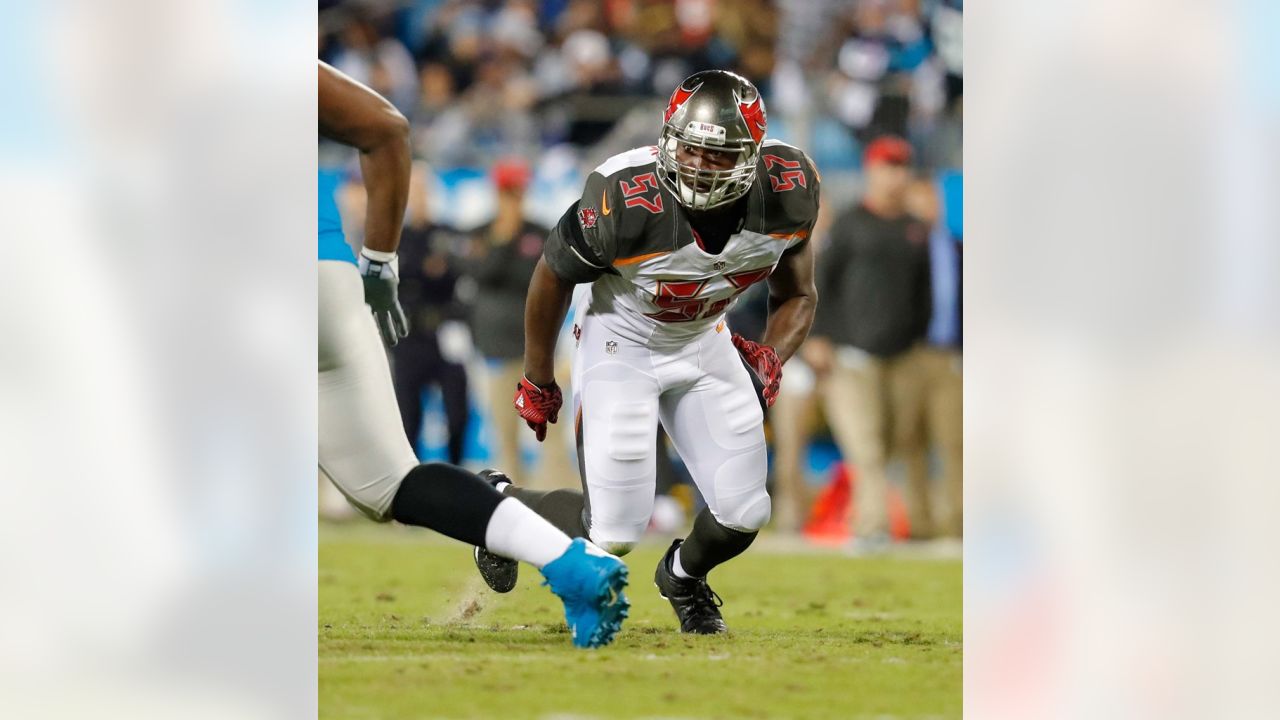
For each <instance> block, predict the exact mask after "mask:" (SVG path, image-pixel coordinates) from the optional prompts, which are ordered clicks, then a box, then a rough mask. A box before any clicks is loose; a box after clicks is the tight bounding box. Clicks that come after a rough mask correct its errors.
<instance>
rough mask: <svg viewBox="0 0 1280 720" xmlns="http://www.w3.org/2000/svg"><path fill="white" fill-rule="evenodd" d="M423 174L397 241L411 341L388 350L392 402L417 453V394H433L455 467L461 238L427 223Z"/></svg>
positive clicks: (462, 428) (462, 412) (459, 429)
mask: <svg viewBox="0 0 1280 720" xmlns="http://www.w3.org/2000/svg"><path fill="white" fill-rule="evenodd" d="M428 174H429V170H428V168H427V167H426V166H425V165H424V164H423V163H415V165H414V169H413V174H412V176H411V184H410V188H409V208H408V213H407V215H408V221H409V222H408V225H406V226H405V229H404V233H403V234H402V235H401V238H400V303H401V305H403V306H404V311H405V314H406V315H407V316H408V318H409V336H408V337H407V338H405V339H404V340H401V341H400V344H399V345H397V346H396V347H395V348H394V349H393V351H392V355H393V357H394V359H395V363H394V368H395V387H396V397H397V399H398V400H399V402H400V417H401V419H403V421H404V431H405V434H406V435H407V436H408V437H409V442H410V443H411V444H413V446H414V448H415V450H416V449H417V445H418V438H419V436H420V435H421V433H422V404H423V393H424V392H425V391H426V390H427V389H428V388H430V387H435V388H437V389H439V391H440V396H441V400H442V401H443V404H444V412H445V420H446V427H447V431H448V442H447V447H448V458H449V462H451V463H453V464H455V465H459V464H461V463H462V448H463V440H464V436H465V433H466V430H467V420H468V415H469V412H468V408H469V405H468V397H467V395H468V393H467V371H466V368H465V367H464V365H463V363H464V362H465V360H466V354H467V350H468V344H469V341H468V340H467V339H466V332H465V329H462V328H463V327H464V326H463V325H462V323H463V322H464V321H465V317H466V310H465V309H464V308H463V307H462V306H461V304H460V303H459V302H458V301H457V299H456V294H455V290H456V287H457V284H458V275H459V274H458V268H457V267H456V264H457V263H456V262H455V261H454V257H456V255H455V254H456V253H457V252H458V251H459V250H460V249H461V247H462V244H463V242H464V236H462V235H461V234H460V233H459V232H457V231H456V230H454V229H453V228H450V227H446V226H444V225H438V224H436V223H434V222H432V221H431V215H430V212H429V210H428V202H427V192H428V191H427V184H428ZM460 329H461V335H460V334H459V330H460Z"/></svg>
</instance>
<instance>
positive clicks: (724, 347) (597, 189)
mask: <svg viewBox="0 0 1280 720" xmlns="http://www.w3.org/2000/svg"><path fill="white" fill-rule="evenodd" d="M765 127H766V121H765V109H764V100H763V99H762V98H761V97H760V93H759V91H758V90H757V89H756V88H755V86H754V85H752V84H751V83H750V82H749V81H747V80H746V79H744V78H742V77H741V76H739V75H735V74H733V73H729V72H724V71H720V70H712V71H705V72H700V73H697V74H695V75H692V76H690V77H688V78H686V79H685V80H684V81H683V82H681V83H680V85H679V86H678V87H677V88H676V90H675V92H674V93H673V94H672V96H671V99H670V100H669V101H668V105H667V108H666V111H665V112H664V113H663V118H662V129H661V131H660V133H659V144H658V146H656V147H655V146H649V147H640V148H636V149H634V150H631V151H628V152H624V153H622V154H620V155H615V156H614V157H612V158H610V159H608V160H606V161H605V162H604V163H603V164H602V165H600V166H599V167H597V168H596V170H595V171H594V172H592V173H591V174H590V176H589V177H588V178H587V182H586V187H585V189H584V190H583V193H582V197H581V199H580V200H579V201H578V202H577V203H575V204H574V205H572V206H571V207H570V208H569V210H568V211H566V212H565V214H564V215H563V216H562V217H561V219H560V222H559V223H558V224H557V226H556V229H555V230H554V231H553V232H552V234H551V236H550V237H549V238H548V239H547V247H546V250H545V252H544V254H543V258H542V260H541V261H540V262H539V263H538V267H537V271H536V272H535V274H534V278H533V282H532V283H531V284H530V286H529V299H528V303H527V306H526V310H525V348H524V350H525V354H524V357H525V363H524V376H523V377H522V378H521V380H520V387H519V391H518V392H517V393H516V397H515V406H516V410H517V411H518V412H519V413H520V416H521V417H522V418H524V420H525V421H526V422H527V423H528V425H529V427H530V428H532V429H533V430H534V432H535V434H536V436H537V438H538V439H539V440H542V439H543V438H544V436H545V433H546V428H547V425H548V423H555V422H557V420H558V419H559V417H560V406H561V403H562V396H561V391H560V388H559V386H558V385H557V383H556V379H555V375H554V371H553V367H552V364H553V359H552V358H553V357H554V352H555V342H556V336H557V333H558V330H559V327H560V323H561V321H562V320H563V318H564V316H565V313H566V311H567V310H568V308H569V304H570V297H571V294H572V293H573V290H574V286H575V285H577V284H580V283H581V284H586V283H590V286H591V287H590V292H589V294H587V295H586V296H585V297H582V298H581V299H580V300H579V302H578V303H577V305H576V307H575V313H576V314H575V331H576V332H575V335H577V337H578V346H577V353H576V355H575V357H574V364H573V383H572V388H573V414H572V417H571V419H569V418H566V421H571V422H573V424H574V426H575V429H576V436H577V441H578V455H579V458H580V459H581V460H580V463H581V468H582V470H583V492H578V491H570V490H558V491H554V492H552V493H540V492H536V491H531V490H528V489H527V488H518V487H514V486H512V485H510V484H507V483H498V484H499V485H501V486H502V487H501V489H502V490H503V491H504V492H506V493H507V494H509V495H513V496H515V497H518V498H520V499H521V500H522V501H524V502H527V503H529V505H530V506H531V507H533V508H534V509H535V510H537V511H538V512H539V513H541V514H543V515H544V516H545V517H547V518H548V519H551V520H552V521H553V522H555V523H557V526H558V527H560V528H561V529H563V530H565V531H566V532H568V533H569V534H570V535H572V536H574V537H589V538H591V539H592V540H593V541H594V542H596V543H598V544H600V545H601V546H602V547H605V548H608V549H609V550H611V551H612V552H616V553H618V554H625V553H627V552H629V551H630V550H631V549H632V548H634V547H635V544H636V543H637V542H638V541H639V540H640V538H641V536H642V535H643V534H644V532H645V529H646V527H647V526H648V525H649V522H650V518H651V515H652V512H653V507H654V489H655V487H654V486H655V474H656V471H655V464H656V461H657V459H656V455H657V453H656V450H657V447H656V443H655V442H654V433H655V431H656V429H657V427H658V424H659V422H660V423H661V424H662V427H663V428H665V429H666V431H667V433H668V435H669V436H670V438H671V440H672V442H673V444H674V445H675V446H676V449H677V451H678V452H679V454H680V456H681V457H682V458H683V459H684V460H685V464H686V466H687V467H688V469H689V471H690V474H691V475H692V476H693V480H694V483H695V484H696V485H697V487H698V490H699V491H700V492H701V494H702V497H703V499H705V500H706V502H707V508H706V509H705V510H703V511H702V512H700V513H699V514H698V515H697V517H696V519H695V520H694V524H693V530H692V531H691V532H690V534H689V537H688V538H687V539H676V540H675V541H674V542H672V544H671V546H670V548H668V550H667V552H666V553H665V554H664V555H663V557H662V559H661V560H660V561H659V563H658V567H657V569H656V570H655V573H654V582H655V584H656V585H657V586H658V589H659V592H660V593H661V595H662V596H663V597H664V598H666V599H667V600H668V601H670V603H671V605H672V608H673V610H674V611H675V613H676V617H677V619H678V621H679V623H680V629H681V631H682V632H686V633H700V634H712V633H722V632H725V631H726V630H727V628H726V626H725V623H724V618H723V616H722V615H721V613H720V610H719V606H720V605H721V604H722V603H721V600H720V597H719V596H718V595H717V594H716V593H715V592H713V591H712V590H711V588H710V586H709V585H708V584H707V574H708V573H709V572H710V571H711V570H712V569H713V568H715V567H717V566H719V565H721V564H723V563H725V562H727V561H729V560H731V559H733V558H734V557H736V556H738V555H740V554H741V553H743V552H744V551H746V549H747V548H748V547H749V546H750V545H751V543H752V542H753V541H754V540H755V537H756V535H757V533H758V532H759V530H760V528H762V527H764V525H765V524H766V523H768V522H769V517H770V513H771V501H770V498H769V494H768V492H767V489H766V484H765V482H766V472H767V468H766V465H767V457H766V448H765V438H764V412H763V410H762V406H767V405H771V404H772V403H773V400H774V399H775V397H776V396H777V393H778V386H779V383H780V380H781V375H782V364H783V363H784V362H785V361H786V360H787V359H788V358H789V357H791V355H792V353H794V352H795V350H796V349H797V348H798V347H799V346H800V343H801V342H802V341H803V340H804V337H805V335H806V334H807V333H808V331H809V326H810V324H811V323H812V321H813V313H814V307H815V305H816V303H817V294H816V290H815V289H814V282H813V252H812V250H811V246H810V244H809V242H808V237H809V234H810V232H811V231H812V229H813V224H814V220H815V218H816V216H817V211H818V196H819V180H818V176H817V173H816V171H815V170H814V167H813V164H812V163H811V162H810V160H809V158H808V156H806V155H805V154H804V153H803V152H802V151H800V150H799V149H798V148H795V147H792V146H790V145H787V144H785V143H781V142H778V141H776V140H765ZM766 278H767V279H768V288H769V295H770V299H769V309H770V313H769V317H768V321H767V324H766V327H765V330H764V334H763V337H762V338H761V341H760V342H759V343H756V342H753V341H750V340H747V339H745V338H743V337H741V336H740V335H738V334H736V333H734V332H732V331H731V330H729V329H728V327H727V326H726V324H725V320H724V317H725V313H726V312H727V311H728V310H729V309H730V308H731V307H732V306H733V305H734V303H735V302H736V301H737V299H738V296H739V295H740V294H741V293H743V292H745V291H746V290H747V289H748V288H750V287H751V286H752V285H754V284H756V283H757V282H760V281H763V280H765V279H766ZM744 361H745V363H744ZM753 373H754V374H755V375H756V376H757V378H758V379H759V381H760V384H761V387H762V389H761V391H760V395H759V396H758V395H757V392H756V389H755V387H754V385H753V382H752V379H751V375H752V374H753ZM762 399H763V402H762V401H761V400H762ZM480 569H481V574H482V575H483V576H484V577H485V579H486V582H488V583H489V584H490V586H491V587H494V586H495V585H496V584H503V583H501V581H502V580H503V579H504V576H503V574H501V573H498V572H495V571H496V570H500V569H501V568H500V566H494V565H492V564H490V565H487V566H481V568H480ZM495 589H496V588H495Z"/></svg>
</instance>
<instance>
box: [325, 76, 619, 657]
mask: <svg viewBox="0 0 1280 720" xmlns="http://www.w3.org/2000/svg"><path fill="white" fill-rule="evenodd" d="M318 92H319V121H320V134H321V135H322V136H324V137H327V138H331V139H333V140H337V141H338V142H341V143H344V144H347V145H351V146H353V147H355V148H357V149H359V151H360V166H361V170H362V171H363V175H364V182H365V190H366V192H367V194H368V212H367V217H366V220H365V242H364V247H363V249H362V250H361V251H360V258H359V260H358V261H357V259H356V258H355V257H354V255H353V254H352V252H351V248H350V246H348V245H347V243H346V241H345V240H344V239H343V236H342V224H341V220H340V219H339V217H338V209H337V205H336V204H335V202H334V199H333V194H332V193H331V192H324V188H323V187H322V188H321V192H320V198H319V210H320V218H319V232H320V238H319V245H320V252H319V260H320V262H319V271H318V272H319V276H318V282H319V333H318V334H319V370H320V379H319V415H320V426H319V436H320V437H319V457H320V469H321V471H323V472H324V473H325V475H327V476H328V477H329V479H330V480H332V481H333V483H334V485H336V486H337V487H338V489H339V490H341V491H342V493H343V494H344V495H346V496H347V499H348V500H350V501H351V503H352V504H353V505H355V506H356V507H357V508H359V509H360V510H361V511H362V512H363V513H364V514H366V515H368V516H369V517H370V518H372V519H374V520H377V521H379V522H386V521H388V520H391V519H394V520H396V521H398V522H401V523H404V524H406V525H417V526H420V527H425V528H431V529H432V530H435V531H437V532H440V533H442V534H444V535H448V536H449V537H451V538H454V539H457V540H461V541H463V542H465V543H469V544H472V545H475V546H477V547H483V548H487V549H488V550H491V551H493V552H494V553H499V554H501V555H503V556H505V557H508V558H515V559H517V560H523V561H525V562H528V563H531V564H532V565H534V566H535V567H537V568H539V569H540V570H541V571H542V574H543V575H544V576H545V577H546V579H547V584H549V585H550V586H551V591H552V592H554V593H555V594H556V595H558V596H559V597H560V599H561V600H562V601H563V602H564V607H565V619H566V620H567V621H568V623H569V627H570V629H571V630H572V632H573V642H574V644H575V645H578V646H580V647H597V646H600V645H605V644H608V643H609V642H610V641H611V640H612V639H613V637H614V635H615V634H616V633H617V631H618V629H619V627H620V626H621V623H622V619H623V618H624V617H626V615H627V599H626V597H625V596H624V595H623V593H622V589H623V587H624V586H625V585H626V582H627V567H626V565H624V564H623V563H622V561H621V560H619V559H618V558H616V557H614V556H613V555H610V554H608V553H605V552H603V551H602V550H600V549H599V548H598V547H596V546H594V545H592V544H590V543H589V542H587V541H584V540H582V539H573V540H571V539H570V538H569V537H568V536H567V535H565V534H564V533H563V532H561V531H560V530H557V529H556V528H555V527H553V526H552V525H551V524H550V523H548V522H547V521H546V520H543V519H542V518H541V517H539V516H538V515H536V514H535V513H534V512H533V511H531V510H530V509H529V508H527V507H525V506H524V505H522V504H521V503H520V502H518V501H517V500H515V499H512V498H504V497H503V496H502V495H501V494H499V493H498V492H497V491H496V490H494V488H493V487H492V486H491V485H490V483H488V482H486V481H485V480H484V479H482V478H480V477H478V476H476V475H473V474H472V473H469V472H467V471H466V470H463V469H462V468H459V467H455V466H453V465H446V464H443V463H430V464H426V465H420V464H418V460H417V458H416V457H415V456H414V454H413V450H412V449H411V448H410V446H409V441H408V439H407V438H406V437H405V434H404V428H403V426H402V425H401V423H400V412H399V409H398V408H397V405H396V398H395V393H394V391H393V390H392V383H391V374H390V368H389V367H388V365H387V358H386V354H385V352H384V351H383V349H382V343H380V342H379V340H378V336H379V332H381V335H382V339H383V341H385V342H386V343H388V344H395V343H396V342H397V341H398V340H399V338H401V337H404V336H405V334H406V333H407V326H406V323H405V318H404V312H403V311H402V310H401V309H400V304H399V301H398V300H397V296H396V285H397V272H396V268H397V264H396V250H397V247H398V245H399V243H400V229H401V223H402V221H403V219H404V210H405V203H406V200H407V198H408V190H409V169H410V154H409V124H408V122H407V121H406V120H405V119H404V116H402V115H401V114H400V113H399V112H397V111H396V109H395V108H394V107H392V106H391V104H390V103H388V102H387V101H386V100H384V99H383V98H382V97H381V96H379V95H378V94H377V93H375V92H373V91H372V90H370V89H369V88H367V87H365V86H363V85H361V84H359V83H357V82H356V81H354V80H352V79H351V78H349V77H347V76H345V75H343V74H342V73H340V72H338V71H337V70H335V69H334V68H332V67H330V66H329V65H326V64H325V63H323V62H322V63H320V76H319V86H318ZM366 303H367V304H368V306H369V308H371V309H372V311H373V314H372V315H371V314H370V313H369V311H368V310H366V309H365V304H366ZM375 318H376V322H375Z"/></svg>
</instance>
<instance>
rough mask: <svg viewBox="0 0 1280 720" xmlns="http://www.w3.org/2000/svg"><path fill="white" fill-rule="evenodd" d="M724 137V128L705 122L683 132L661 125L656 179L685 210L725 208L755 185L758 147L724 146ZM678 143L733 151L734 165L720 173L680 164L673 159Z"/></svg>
mask: <svg viewBox="0 0 1280 720" xmlns="http://www.w3.org/2000/svg"><path fill="white" fill-rule="evenodd" d="M724 136H725V130H724V128H722V127H720V126H718V125H710V124H707V123H700V122H690V123H688V126H687V127H686V128H684V129H680V128H677V127H675V125H674V124H673V123H667V124H665V125H663V127H662V134H661V136H660V137H659V140H658V169H659V172H658V179H659V181H661V182H662V184H663V186H665V187H666V188H667V189H668V190H670V191H671V193H672V194H673V195H675V196H676V198H677V199H678V200H679V201H680V203H681V204H682V205H684V206H685V207H687V208H690V209H693V210H709V209H711V208H716V207H721V206H723V205H728V204H729V203H732V202H734V201H735V200H737V199H738V198H741V197H742V196H743V195H746V194H747V191H748V190H750V189H751V185H752V183H754V182H755V179H756V158H757V157H758V156H759V154H760V146H759V145H758V144H756V143H754V142H751V141H746V142H740V143H726V142H725V140H724ZM681 144H685V145H694V146H697V147H702V148H707V149H709V150H720V151H728V152H734V151H736V152H737V156H738V157H737V162H735V163H734V166H733V167H731V168H727V169H724V170H707V169H699V168H696V167H692V166H689V165H684V164H681V163H680V162H679V160H678V159H677V157H676V152H677V150H678V149H679V147H680V145H681Z"/></svg>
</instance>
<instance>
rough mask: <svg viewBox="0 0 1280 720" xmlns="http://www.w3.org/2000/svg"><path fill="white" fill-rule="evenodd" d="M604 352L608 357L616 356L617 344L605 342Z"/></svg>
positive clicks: (610, 341)
mask: <svg viewBox="0 0 1280 720" xmlns="http://www.w3.org/2000/svg"><path fill="white" fill-rule="evenodd" d="M604 351H605V352H606V353H608V354H609V355H617V354H618V343H616V342H614V341H613V340H606V341H605V343H604Z"/></svg>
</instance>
